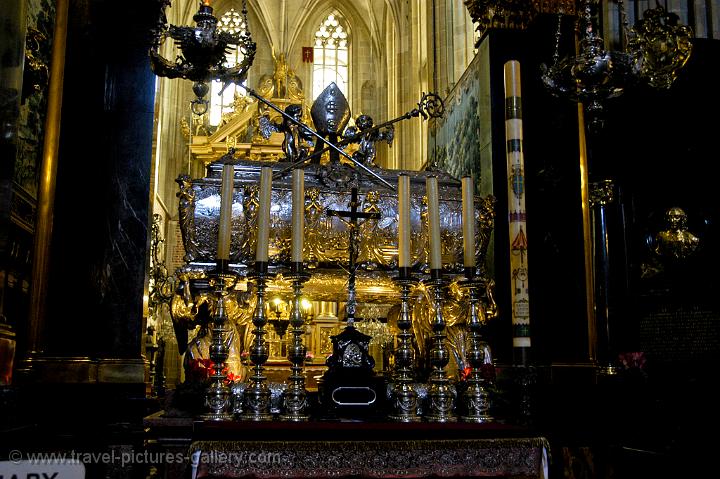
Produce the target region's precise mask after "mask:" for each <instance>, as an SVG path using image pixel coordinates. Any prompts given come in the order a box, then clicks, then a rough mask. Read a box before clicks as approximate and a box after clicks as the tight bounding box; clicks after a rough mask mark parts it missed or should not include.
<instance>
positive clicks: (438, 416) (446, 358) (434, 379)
mask: <svg viewBox="0 0 720 479" xmlns="http://www.w3.org/2000/svg"><path fill="white" fill-rule="evenodd" d="M430 278H431V279H430V280H429V281H428V284H429V285H430V288H431V289H432V293H433V309H434V311H435V319H434V320H433V322H432V330H433V335H432V340H433V346H432V348H431V349H430V364H431V365H432V372H431V373H430V381H429V382H430V387H429V390H428V398H429V399H430V408H429V409H430V410H429V413H428V414H427V415H426V416H425V419H427V420H428V421H431V422H452V421H457V417H456V416H455V414H454V412H453V408H454V403H455V396H454V394H453V392H452V390H451V388H450V379H448V377H447V371H446V367H447V365H448V363H449V362H450V352H449V351H448V348H447V345H446V344H445V343H446V339H447V335H446V334H445V319H444V318H443V311H442V303H443V293H444V291H445V288H446V287H447V283H448V282H447V280H446V279H444V278H443V277H442V272H441V271H440V270H435V269H433V270H430Z"/></svg>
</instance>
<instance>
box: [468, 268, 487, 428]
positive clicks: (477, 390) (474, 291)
mask: <svg viewBox="0 0 720 479" xmlns="http://www.w3.org/2000/svg"><path fill="white" fill-rule="evenodd" d="M460 286H461V287H462V288H463V289H466V290H467V291H468V296H469V298H470V306H469V308H470V310H469V321H468V325H467V329H468V349H467V353H466V357H467V361H468V363H469V364H470V375H469V376H468V380H467V383H468V387H467V389H466V390H465V392H464V393H463V396H462V401H463V405H464V407H465V414H464V415H463V416H461V418H460V419H462V420H463V421H465V422H475V423H483V422H490V421H492V420H493V417H492V416H490V414H489V411H490V393H489V392H488V390H487V388H486V387H485V379H484V378H483V377H482V367H483V365H484V364H485V362H486V359H489V358H486V352H487V351H488V349H489V348H488V347H487V344H486V343H485V342H484V341H482V339H481V336H480V327H481V326H482V324H481V322H480V316H481V315H483V316H484V315H485V311H484V310H483V309H482V308H483V306H482V305H481V304H480V290H481V289H482V288H484V286H485V282H484V281H483V280H482V279H476V278H468V279H467V280H465V281H463V282H461V283H460Z"/></svg>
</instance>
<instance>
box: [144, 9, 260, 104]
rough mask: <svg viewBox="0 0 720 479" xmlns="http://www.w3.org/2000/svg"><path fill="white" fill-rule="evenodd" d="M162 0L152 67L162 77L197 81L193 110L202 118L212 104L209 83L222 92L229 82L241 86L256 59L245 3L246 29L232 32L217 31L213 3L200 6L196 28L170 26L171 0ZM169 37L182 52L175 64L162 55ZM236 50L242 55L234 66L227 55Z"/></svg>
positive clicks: (152, 49)
mask: <svg viewBox="0 0 720 479" xmlns="http://www.w3.org/2000/svg"><path fill="white" fill-rule="evenodd" d="M160 1H161V2H162V3H161V7H160V18H159V20H158V23H157V26H156V27H155V29H154V30H153V42H152V46H151V48H150V65H151V68H152V70H153V72H154V73H155V74H156V75H157V76H160V77H166V78H184V79H186V80H191V81H193V82H195V83H194V84H193V93H195V96H196V98H195V99H194V100H193V101H192V102H191V108H192V111H193V113H195V114H197V115H202V114H203V113H205V112H206V111H207V109H208V105H209V102H208V100H206V99H205V97H206V95H207V94H208V91H209V90H210V86H209V83H210V82H212V81H215V80H217V81H220V82H222V83H223V89H224V88H225V87H226V86H227V85H229V84H230V83H235V84H236V85H242V83H243V82H244V81H245V80H246V79H247V73H248V69H249V68H250V66H251V65H252V63H253V60H254V59H255V42H253V40H252V37H251V35H250V30H249V28H248V27H247V25H248V21H247V6H246V1H245V0H243V3H242V12H241V16H242V19H243V21H244V24H245V26H246V28H244V29H235V30H232V31H228V30H226V29H219V28H218V19H217V18H216V17H215V16H214V15H213V8H212V7H211V6H210V0H203V1H202V2H201V3H200V8H199V10H198V11H197V13H196V14H195V15H194V16H193V20H194V21H195V24H196V26H195V27H178V26H175V25H168V24H167V18H166V16H165V9H166V8H167V7H168V6H170V0H160ZM167 37H170V38H172V39H173V40H175V43H176V44H177V45H178V47H179V48H180V52H181V53H180V55H178V56H177V58H176V59H175V61H171V60H168V59H166V58H164V57H163V56H162V55H161V54H160V46H161V45H162V44H163V43H164V42H165V40H166V39H167ZM236 49H239V52H240V54H241V55H239V58H240V60H239V61H238V63H236V64H234V65H228V63H227V55H228V54H229V53H231V52H233V51H235V50H236Z"/></svg>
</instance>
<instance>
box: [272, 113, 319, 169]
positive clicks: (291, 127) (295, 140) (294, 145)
mask: <svg viewBox="0 0 720 479" xmlns="http://www.w3.org/2000/svg"><path fill="white" fill-rule="evenodd" d="M285 113H287V114H288V116H290V117H292V118H293V119H295V120H296V121H297V122H298V123H302V114H303V108H302V105H296V104H292V105H288V106H286V107H285ZM280 128H281V130H282V131H283V132H284V133H285V140H284V141H283V150H285V161H292V162H296V161H300V160H302V159H303V158H304V157H306V156H307V154H308V148H307V147H306V146H305V144H310V143H311V141H312V138H313V136H312V134H310V133H308V132H307V131H306V130H305V129H303V128H302V127H301V126H300V125H298V124H297V123H295V122H293V121H291V120H288V119H287V118H283V122H282V126H281V127H280Z"/></svg>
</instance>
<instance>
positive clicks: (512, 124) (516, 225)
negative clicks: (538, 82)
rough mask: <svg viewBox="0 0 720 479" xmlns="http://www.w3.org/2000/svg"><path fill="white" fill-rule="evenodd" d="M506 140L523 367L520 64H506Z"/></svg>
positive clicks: (515, 316)
mask: <svg viewBox="0 0 720 479" xmlns="http://www.w3.org/2000/svg"><path fill="white" fill-rule="evenodd" d="M505 140H506V143H505V144H506V153H507V174H508V184H509V185H510V188H508V215H509V218H508V224H509V231H510V245H509V247H510V281H511V284H510V291H511V300H512V325H513V361H514V363H515V364H516V365H521V366H525V365H526V364H527V360H528V354H529V352H530V298H529V290H528V241H527V236H526V233H525V232H526V230H527V215H526V211H525V163H524V159H523V150H522V147H523V131H522V104H521V93H520V63H519V62H518V61H517V60H510V61H508V62H507V63H505Z"/></svg>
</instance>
